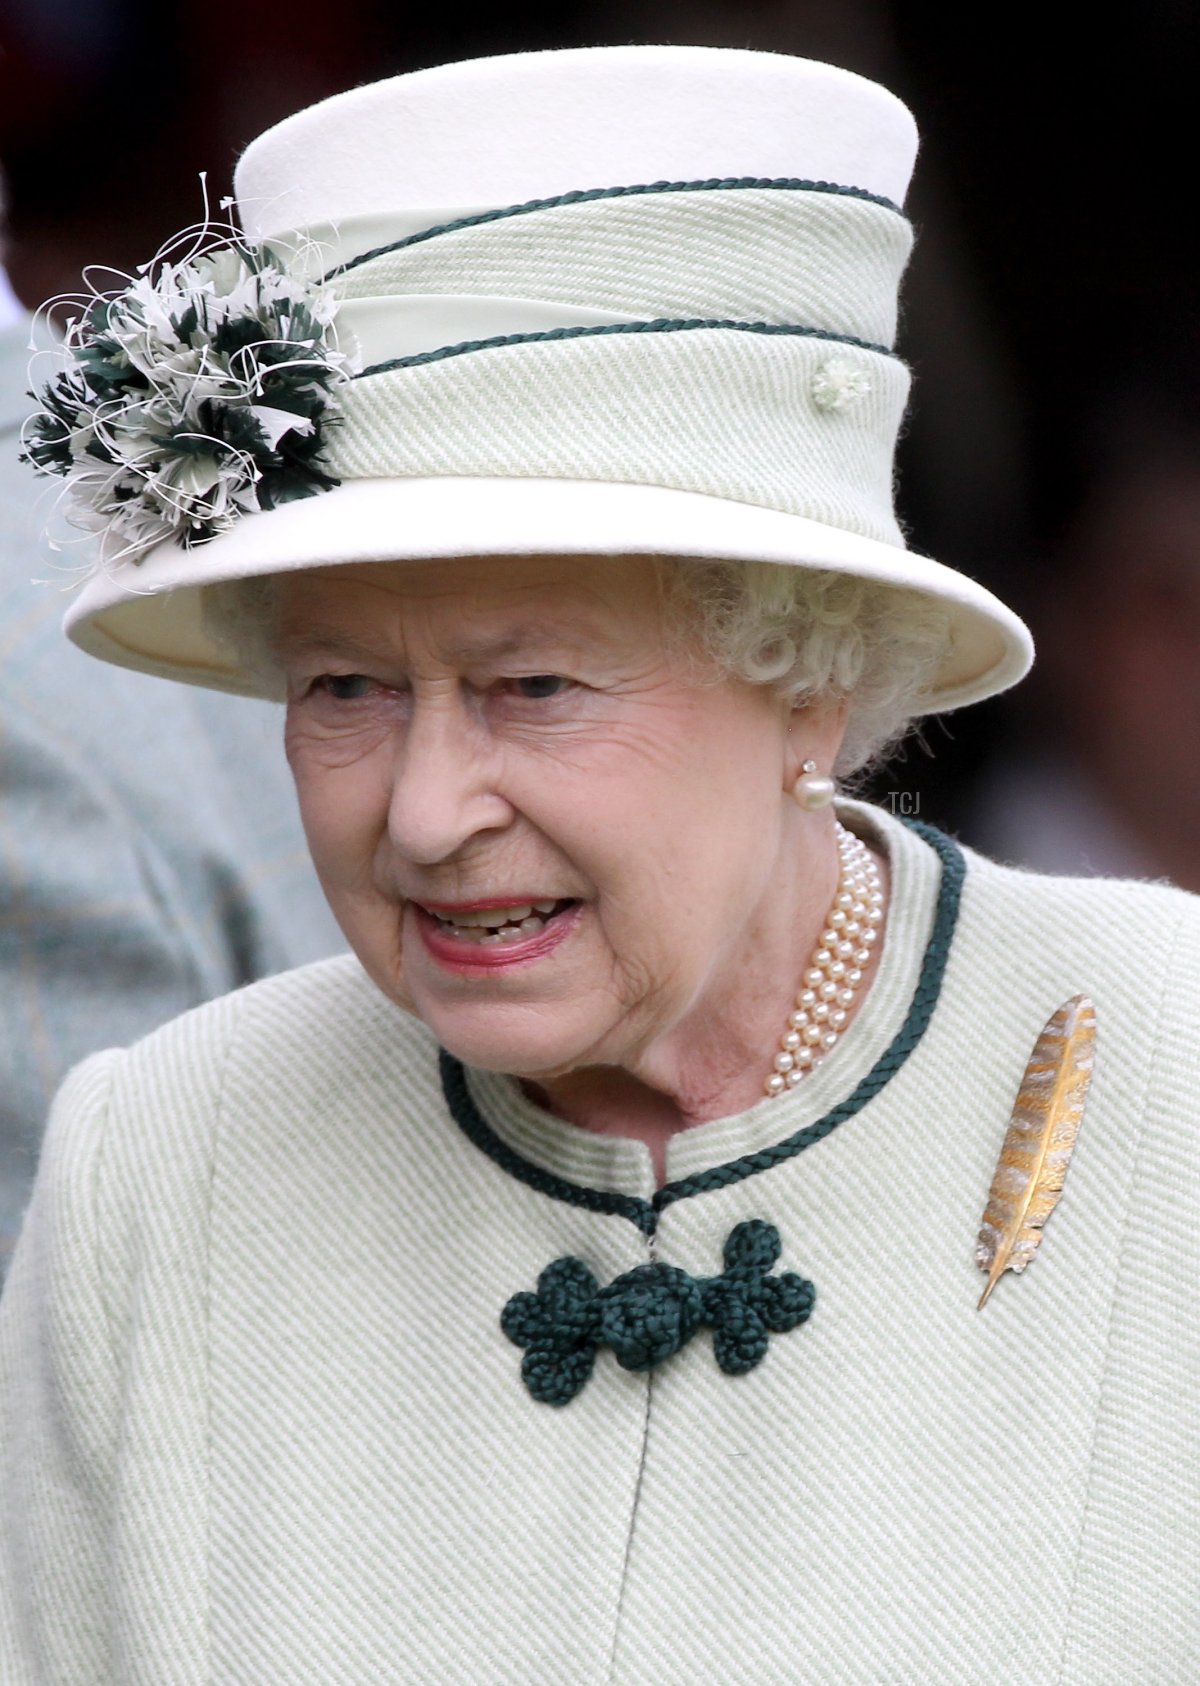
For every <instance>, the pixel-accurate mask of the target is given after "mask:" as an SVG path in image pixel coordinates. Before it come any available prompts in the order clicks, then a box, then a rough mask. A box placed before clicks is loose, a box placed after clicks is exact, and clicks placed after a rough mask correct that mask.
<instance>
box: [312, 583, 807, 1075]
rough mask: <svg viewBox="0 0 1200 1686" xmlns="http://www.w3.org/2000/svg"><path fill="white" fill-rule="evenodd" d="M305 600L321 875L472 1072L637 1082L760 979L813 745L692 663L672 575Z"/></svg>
mask: <svg viewBox="0 0 1200 1686" xmlns="http://www.w3.org/2000/svg"><path fill="white" fill-rule="evenodd" d="M283 592H284V595H283V602H282V609H281V619H280V652H281V655H282V659H283V662H284V665H285V669H286V672H287V678H288V695H289V701H288V717H287V745H288V755H289V759H290V761H291V765H292V769H293V772H294V774H295V778H296V783H297V787H298V791H299V797H300V805H301V811H302V813H303V817H304V823H305V827H306V830H307V833H308V838H309V842H310V845H311V848H312V853H313V858H314V860H315V862H316V867H317V871H318V873H319V874H320V877H321V881H322V884H323V885H324V888H325V892H326V894H327V896H328V898H329V901H330V903H331V905H332V907H333V911H334V913H335V914H336V916H337V918H338V920H339V922H340V924H341V926H342V929H343V930H344V932H345V934H346V936H347V938H348V940H349V942H350V944H351V946H352V947H353V948H354V950H355V952H356V954H357V955H358V956H359V959H360V960H361V961H362V963H363V965H364V967H365V968H366V970H367V972H368V973H369V975H370V976H371V977H372V978H373V979H374V981H375V982H376V984H378V985H379V987H380V988H381V989H382V990H383V991H384V992H385V994H387V995H388V996H390V997H391V998H392V999H393V1000H395V1001H397V1002H399V1003H400V1004H401V1005H402V1006H404V1007H406V1008H408V1009H409V1010H411V1011H412V1012H414V1013H416V1014H417V1015H418V1016H419V1017H420V1018H421V1019H423V1020H424V1021H425V1023H426V1024H427V1025H429V1026H430V1028H431V1029H432V1030H433V1032H434V1033H435V1035H436V1036H437V1037H438V1039H439V1040H440V1042H441V1043H442V1044H443V1045H444V1046H445V1047H447V1048H448V1049H449V1050H450V1051H451V1052H452V1053H454V1054H456V1055H458V1056H459V1057H460V1058H462V1059H464V1060H466V1061H468V1062H469V1063H471V1064H474V1065H478V1066H483V1067H491V1068H494V1069H500V1070H504V1071H508V1072H513V1073H516V1074H519V1075H528V1076H537V1075H544V1076H550V1075H554V1074H558V1073H563V1072H568V1071H573V1070H576V1069H579V1068H581V1067H584V1066H591V1065H596V1064H603V1065H617V1066H625V1067H632V1066H633V1065H635V1064H636V1062H637V1060H638V1058H639V1055H640V1053H641V1051H642V1050H644V1049H645V1048H646V1046H647V1045H648V1044H649V1043H650V1042H651V1041H653V1039H654V1038H656V1037H658V1036H661V1035H662V1034H663V1033H664V1032H669V1031H671V1030H673V1029H674V1028H675V1027H677V1026H678V1025H680V1024H681V1022H682V1021H683V1020H685V1019H686V1018H687V1017H688V1015H689V1014H695V1013H697V1012H699V1013H701V1014H702V1013H703V1011H704V1009H705V1006H706V1004H707V1003H708V1001H709V998H712V999H715V997H716V996H717V995H718V994H719V993H720V991H721V989H722V988H723V987H724V985H723V980H724V979H725V978H727V976H728V975H729V968H730V967H731V966H743V967H744V966H745V965H746V964H747V963H748V962H749V961H750V960H751V959H752V950H753V945H754V943H755V941H756V940H757V934H758V933H759V932H760V931H762V930H763V929H764V924H763V922H764V920H765V921H769V920H770V917H771V899H772V888H773V884H774V883H775V882H776V881H777V874H778V872H779V869H780V863H781V852H782V851H783V849H784V847H785V842H786V838H787V835H788V827H789V825H791V824H792V823H793V821H792V820H791V819H790V817H789V816H788V814H787V810H789V809H790V813H791V815H795V814H796V813H797V810H796V809H795V806H794V804H791V803H789V802H788V801H787V797H786V790H787V784H788V781H789V779H790V778H792V777H794V776H795V770H796V769H795V759H796V756H797V755H798V756H800V757H802V756H803V755H805V754H809V753H811V752H812V751H811V747H810V746H809V745H808V744H807V743H806V744H802V745H800V746H798V748H795V749H793V748H792V747H789V739H788V728H789V722H790V718H791V717H790V714H789V711H788V709H787V707H786V705H785V704H783V703H782V702H780V701H779V700H778V699H777V698H776V697H775V696H774V695H773V694H772V693H771V692H770V691H769V690H768V689H766V688H764V687H761V686H750V685H746V684H743V683H741V682H740V681H730V680H725V681H721V682H717V683H713V682H712V681H711V680H709V681H707V682H706V681H705V678H704V676H703V675H701V674H698V673H697V672H696V671H695V670H694V669H692V670H689V668H688V667H687V665H686V664H684V663H683V662H681V661H680V660H679V659H678V658H677V657H673V656H672V655H671V654H669V653H668V646H667V641H666V640H665V638H664V627H663V611H662V604H661V597H660V590H659V585H658V581H657V578H656V574H655V571H654V568H653V566H652V565H651V564H649V563H647V562H644V561H639V560H638V559H636V558H589V557H567V558H564V557H521V558H499V559H497V558H487V557H484V558H468V559H462V560H455V561H448V562H442V561H439V562H436V563H388V564H373V565H366V566H342V567H338V568H330V569H324V570H315V571H312V572H309V573H304V574H298V575H294V576H291V577H289V578H288V579H287V580H286V581H285V582H284V586H283ZM481 937H482V940H481Z"/></svg>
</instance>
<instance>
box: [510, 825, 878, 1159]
mask: <svg viewBox="0 0 1200 1686" xmlns="http://www.w3.org/2000/svg"><path fill="white" fill-rule="evenodd" d="M871 854H872V857H873V859H874V861H875V864H876V866H877V867H878V869H879V875H880V880H881V887H882V889H883V892H884V904H883V905H884V923H883V924H882V925H880V927H879V938H878V940H877V941H876V943H875V945H874V947H873V949H872V951H871V957H870V959H869V961H868V962H867V964H866V965H865V966H864V967H863V968H862V971H863V977H862V982H861V983H860V984H859V986H858V988H857V990H856V991H855V995H854V1000H853V1002H852V1003H851V1005H850V1006H849V1007H848V1008H847V1009H846V1015H847V1016H846V1022H845V1024H844V1025H843V1027H842V1031H841V1034H842V1035H843V1036H844V1035H845V1034H846V1032H847V1031H848V1030H849V1029H850V1027H851V1025H852V1024H853V1021H854V1019H855V1017H856V1016H857V1014H858V1013H859V1012H860V1010H861V1008H862V1004H863V1001H864V1000H865V998H866V996H867V994H868V992H869V990H870V987H871V984H872V981H873V980H874V977H875V974H876V972H877V970H878V967H879V959H880V954H881V951H882V949H883V946H884V940H885V933H886V930H887V923H886V918H887V908H888V905H889V903H890V875H889V872H888V864H887V860H886V858H885V857H883V856H881V855H879V854H877V853H876V852H875V851H874V850H872V851H871ZM825 876H826V878H827V879H828V882H825V879H823V880H822V883H823V886H824V887H823V888H822V890H821V891H820V894H819V895H815V896H814V895H813V894H811V893H810V894H809V896H808V897H807V898H804V897H803V896H801V897H799V898H798V899H799V900H800V901H802V902H803V901H804V900H807V902H808V904H809V905H808V906H807V907H804V908H803V916H802V917H797V918H796V919H795V921H794V923H793V925H792V928H791V929H792V932H793V936H792V939H791V940H788V935H787V928H786V922H782V921H780V920H778V918H777V919H776V931H775V932H774V933H773V937H774V940H772V941H771V942H768V943H765V944H761V945H760V944H758V943H750V944H748V945H747V947H746V950H745V952H744V953H743V955H742V957H741V961H740V964H738V965H736V966H735V967H733V968H731V969H730V970H731V973H732V975H731V976H730V977H729V978H728V979H727V980H725V983H726V987H724V988H723V989H722V991H721V994H720V998H719V999H718V1000H715V1001H707V1002H705V1003H703V1004H702V1005H701V1006H700V1007H698V1008H697V1010H696V1011H695V1012H694V1013H692V1014H689V1015H688V1017H687V1018H686V1019H685V1020H684V1021H682V1022H681V1023H680V1024H679V1025H677V1026H675V1027H674V1028H673V1029H672V1030H671V1031H670V1032H669V1033H668V1034H667V1035H666V1036H664V1037H662V1038H661V1039H659V1041H657V1042H656V1043H654V1044H652V1045H651V1046H650V1047H648V1048H647V1049H645V1050H644V1051H643V1053H642V1055H641V1057H640V1058H639V1060H638V1062H637V1065H636V1067H634V1068H632V1069H624V1068H620V1067H616V1066H591V1067H586V1068H583V1069H581V1070H578V1071H573V1072H569V1073H567V1074H565V1075H564V1076H561V1077H556V1078H554V1079H551V1080H548V1081H547V1082H545V1083H538V1082H530V1081H526V1082H525V1083H524V1084H523V1087H524V1089H525V1090H526V1092H527V1093H528V1095H529V1096H530V1098H531V1099H532V1100H534V1101H535V1102H536V1103H537V1104H538V1105H540V1106H542V1107H545V1108H546V1109H547V1110H548V1111H550V1112H553V1113H555V1114H556V1115H557V1116H558V1117H560V1118H565V1119H567V1120H568V1122H570V1123H572V1124H577V1125H580V1126H581V1127H582V1128H584V1129H587V1130H594V1131H596V1133H597V1134H599V1135H610V1136H624V1137H629V1138H632V1139H633V1140H635V1141H640V1142H643V1143H644V1144H645V1146H646V1147H647V1148H648V1149H649V1150H650V1155H651V1159H652V1161H653V1165H654V1174H655V1183H656V1185H657V1186H659V1187H661V1186H662V1184H663V1183H664V1182H665V1181H666V1154H667V1144H668V1142H669V1141H670V1140H671V1138H672V1136H674V1135H675V1134H676V1133H677V1132H678V1131H680V1130H685V1129H687V1128H688V1127H689V1126H690V1125H693V1124H701V1123H706V1122H708V1121H709V1120H710V1119H714V1118H728V1117H731V1116H733V1115H734V1114H737V1113H740V1112H745V1111H747V1110H748V1109H749V1108H750V1107H752V1106H755V1105H757V1104H758V1102H759V1101H761V1100H762V1099H763V1083H764V1079H765V1077H766V1075H767V1073H768V1072H769V1071H770V1069H771V1062H772V1059H773V1057H774V1055H775V1053H776V1051H777V1050H778V1047H779V1038H780V1034H781V1032H782V1031H783V1029H784V1028H785V1025H786V1022H787V1018H788V1015H789V1013H790V1012H791V1011H792V1008H793V1004H794V1002H795V998H796V991H797V987H798V984H799V980H800V978H801V977H802V976H803V973H804V972H805V970H806V969H807V968H808V966H809V964H810V962H811V956H812V954H813V951H814V950H815V949H816V947H817V944H818V938H819V936H820V933H821V931H822V930H823V929H824V926H825V921H826V918H827V916H828V912H829V908H830V906H831V904H832V902H833V896H834V893H835V890H836V885H837V865H836V861H834V862H833V864H832V867H831V870H830V873H829V874H827V875H825ZM814 906H815V911H814ZM799 911H800V910H799V909H798V912H799ZM781 926H782V931H780V927H781ZM772 962H773V964H772ZM805 1081H807V1078H802V1079H801V1083H802V1084H803V1083H804V1082H805Z"/></svg>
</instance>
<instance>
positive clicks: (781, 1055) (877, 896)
mask: <svg viewBox="0 0 1200 1686" xmlns="http://www.w3.org/2000/svg"><path fill="white" fill-rule="evenodd" d="M834 823H835V825H836V826H837V846H838V859H839V861H840V866H839V870H838V887H837V895H836V896H835V898H834V903H833V906H832V907H831V908H830V910H829V916H828V918H827V919H826V921H825V929H824V930H823V931H822V932H821V938H820V941H819V942H818V944H817V949H816V952H815V953H814V955H813V957H812V963H811V964H810V966H809V968H808V971H807V972H805V974H804V982H803V984H802V986H801V988H800V991H799V993H798V994H797V996H796V1007H795V1011H794V1012H793V1013H791V1014H790V1015H789V1017H788V1022H787V1029H786V1030H785V1031H784V1033H783V1035H782V1037H781V1038H780V1041H779V1052H778V1053H777V1054H776V1056H775V1063H774V1065H773V1067H772V1069H771V1071H770V1074H769V1075H768V1077H767V1080H766V1083H765V1084H764V1088H765V1090H766V1092H767V1094H768V1095H782V1094H783V1092H784V1090H785V1089H789V1088H794V1087H795V1086H796V1084H797V1083H799V1081H800V1079H801V1078H802V1077H803V1076H804V1075H805V1073H806V1072H809V1071H811V1070H812V1069H813V1067H814V1066H817V1065H819V1064H820V1063H821V1061H822V1060H823V1059H824V1058H825V1055H826V1054H827V1053H828V1052H829V1050H830V1049H831V1048H832V1047H833V1046H834V1044H835V1043H836V1042H837V1039H838V1037H839V1036H840V1035H841V1033H842V1030H843V1028H844V1027H845V1025H846V1022H847V1020H848V1018H849V1016H850V1009H851V1007H852V1006H853V1005H854V998H855V996H856V995H857V993H858V990H859V987H860V985H861V984H862V980H863V972H864V970H865V969H866V966H867V964H868V962H869V961H870V958H871V952H872V950H873V948H874V947H875V944H876V943H877V942H878V940H879V927H880V926H881V925H882V924H883V886H882V881H881V879H880V876H879V868H878V867H877V866H876V865H875V862H874V860H873V859H872V856H871V853H870V850H869V849H868V848H867V846H866V844H865V843H864V842H863V841H862V840H861V838H858V837H855V835H854V833H853V832H851V831H847V830H846V828H845V826H843V825H842V824H841V822H840V821H835V822H834Z"/></svg>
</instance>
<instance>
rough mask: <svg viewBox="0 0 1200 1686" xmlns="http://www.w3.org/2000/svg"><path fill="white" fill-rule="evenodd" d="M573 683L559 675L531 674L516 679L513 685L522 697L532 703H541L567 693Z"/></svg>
mask: <svg viewBox="0 0 1200 1686" xmlns="http://www.w3.org/2000/svg"><path fill="white" fill-rule="evenodd" d="M570 683H571V681H570V680H569V679H564V678H563V677H562V675H561V674H559V673H529V674H526V675H525V676H524V677H523V678H521V679H514V680H513V685H514V686H515V688H516V690H517V693H518V694H519V695H520V696H522V697H528V698H529V700H530V701H531V702H536V701H540V700H541V699H542V698H544V697H556V696H558V695H559V693H560V692H561V691H565V690H566V688H567V686H568V685H569V684H570Z"/></svg>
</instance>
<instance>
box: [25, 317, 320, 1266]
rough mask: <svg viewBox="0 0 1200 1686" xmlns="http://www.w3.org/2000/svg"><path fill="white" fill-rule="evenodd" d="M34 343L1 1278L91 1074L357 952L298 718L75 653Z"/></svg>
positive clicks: (71, 555)
mask: <svg viewBox="0 0 1200 1686" xmlns="http://www.w3.org/2000/svg"><path fill="white" fill-rule="evenodd" d="M31 329H32V323H31V322H29V321H26V322H25V323H24V324H22V325H20V326H17V327H12V328H9V329H6V330H4V331H3V332H0V1003H2V1009H0V1277H3V1275H4V1270H5V1266H6V1264H7V1260H8V1257H9V1254H10V1252H11V1248H12V1246H13V1244H14V1242H15V1240H16V1234H17V1230H18V1227H19V1224H20V1217H21V1212H22V1210H23V1208H24V1205H25V1202H26V1200H27V1199H28V1194H29V1188H30V1184H31V1182H32V1179H33V1171H34V1165H35V1163H36V1159H37V1153H38V1146H39V1143H40V1141H41V1134H42V1129H43V1127H44V1125H45V1121H46V1116H47V1114H48V1112H49V1109H50V1102H51V1100H52V1098H53V1095H54V1092H55V1090H56V1089H57V1088H58V1086H59V1084H60V1082H61V1081H62V1079H63V1077H64V1076H65V1075H66V1073H67V1072H68V1071H69V1070H70V1068H71V1067H72V1066H73V1065H75V1064H76V1063H77V1062H78V1061H79V1060H81V1059H83V1058H84V1056H85V1055H87V1054H91V1053H94V1052H95V1051H96V1050H97V1049H100V1048H107V1047H111V1046H112V1045H113V1044H114V1043H125V1042H130V1041H133V1040H134V1039H135V1038H137V1037H139V1036H144V1035H145V1034H146V1033H147V1032H148V1031H151V1030H153V1029H155V1028H156V1027H157V1026H158V1025H160V1024H163V1023H165V1022H166V1020H168V1019H171V1018H174V1017H175V1016H176V1015H177V1014H179V1013H181V1012H184V1011H185V1010H186V1009H187V1008H189V1007H194V1006H197V1005H199V1004H200V1002H202V1001H207V1000H210V999H211V998H212V997H214V996H218V995H223V994H225V993H226V992H227V991H228V990H230V989H235V988H237V987H238V986H239V985H240V984H244V983H248V982H250V981H251V980H253V979H255V978H260V977H264V976H265V975H267V974H268V973H271V972H277V971H282V970H285V969H287V968H289V967H293V966H298V965H301V964H303V963H304V962H306V961H310V960H315V959H318V958H320V957H322V956H325V955H330V954H334V953H337V952H338V951H339V950H341V949H342V948H344V946H345V945H344V943H343V941H342V939H341V936H340V934H339V932H338V930H337V927H336V925H335V924H334V921H333V918H332V915H331V914H330V913H329V910H328V908H327V907H326V905H325V901H324V898H323V896H322V894H321V890H320V886H319V885H318V883H317V880H316V875H315V874H314V872H313V870H312V865H311V862H310V860H309V856H308V851H307V849H306V848H305V844H304V836H303V833H302V832H301V829H300V821H299V816H298V814H297V811H296V798H295V793H294V791H293V789H292V782H291V777H290V775H289V773H288V770H287V764H286V761H285V759H284V755H283V747H282V719H281V716H280V711H279V710H278V709H277V708H272V707H270V706H267V705H263V704H254V703H252V704H250V705H249V706H242V705H241V704H239V703H235V702H234V701H233V700H232V699H229V698H226V697H221V696H219V695H216V694H211V695H210V694H207V693H201V692H198V691H194V690H191V689H189V690H186V691H185V690H183V689H179V688H175V687H171V688H170V689H168V687H166V686H165V685H156V684H154V683H152V682H151V681H150V680H148V679H146V678H145V677H143V676H142V675H140V674H130V673H127V672H122V671H120V670H118V669H116V668H113V667H110V666H108V665H103V666H102V665H101V664H100V663H98V662H94V661H89V660H88V659H87V658H86V657H84V656H82V655H81V654H80V652H79V651H78V650H75V649H73V648H72V647H71V646H70V645H69V644H68V643H67V642H66V640H65V639H64V638H63V637H62V634H61V632H60V630H59V622H60V619H61V616H62V607H63V601H64V589H63V588H64V587H65V586H66V585H67V584H69V582H70V581H71V579H72V578H73V577H74V576H73V573H72V570H73V569H75V568H77V567H78V566H79V564H80V561H81V558H82V556H83V554H84V552H83V551H75V550H67V551H65V552H63V553H59V554H56V553H54V552H52V551H50V550H49V549H48V548H47V547H46V544H45V542H44V540H43V539H42V538H41V536H40V528H41V527H42V525H43V522H44V520H45V515H46V511H47V508H48V505H49V503H50V502H51V501H52V498H53V491H52V489H51V488H48V487H47V486H46V485H45V484H44V483H39V482H38V481H37V480H35V478H34V476H33V474H32V473H31V471H30V470H29V469H28V468H27V467H25V466H24V465H23V464H21V463H19V462H18V460H17V453H18V449H19V433H20V426H21V423H22V421H23V420H24V418H25V415H26V412H27V410H28V400H27V398H26V395H25V388H26V386H27V385H28V374H27V370H28V367H29V360H30V350H29V340H30V332H31ZM38 337H39V340H42V339H43V334H42V331H41V330H39V333H38ZM45 343H50V342H49V340H48V338H46V339H45ZM84 548H85V549H86V547H84ZM38 582H45V583H38Z"/></svg>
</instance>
